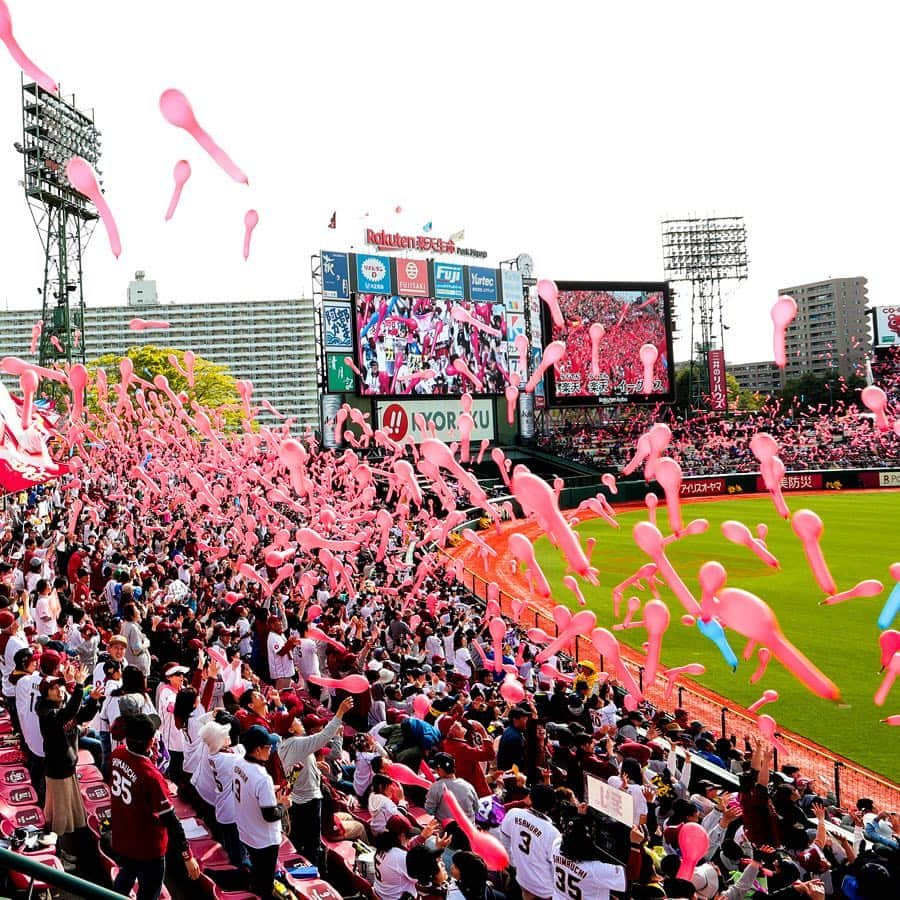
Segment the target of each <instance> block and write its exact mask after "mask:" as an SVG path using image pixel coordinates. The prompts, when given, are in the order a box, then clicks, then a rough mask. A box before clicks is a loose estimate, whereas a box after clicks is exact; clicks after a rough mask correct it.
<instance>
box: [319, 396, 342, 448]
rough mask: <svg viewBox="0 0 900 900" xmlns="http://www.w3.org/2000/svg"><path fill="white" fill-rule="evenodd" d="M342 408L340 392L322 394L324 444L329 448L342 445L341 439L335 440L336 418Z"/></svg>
mask: <svg viewBox="0 0 900 900" xmlns="http://www.w3.org/2000/svg"><path fill="white" fill-rule="evenodd" d="M340 408H341V397H340V395H339V394H323V395H322V445H323V446H324V447H326V448H327V449H329V450H334V449H335V448H336V447H340V445H341V441H340V439H337V440H335V435H334V420H335V419H336V418H337V414H338V412H339V411H340Z"/></svg>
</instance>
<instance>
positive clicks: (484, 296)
mask: <svg viewBox="0 0 900 900" xmlns="http://www.w3.org/2000/svg"><path fill="white" fill-rule="evenodd" d="M469 299H470V300H471V301H472V302H473V303H496V302H497V300H498V295H497V270H496V269H482V268H480V267H479V266H469Z"/></svg>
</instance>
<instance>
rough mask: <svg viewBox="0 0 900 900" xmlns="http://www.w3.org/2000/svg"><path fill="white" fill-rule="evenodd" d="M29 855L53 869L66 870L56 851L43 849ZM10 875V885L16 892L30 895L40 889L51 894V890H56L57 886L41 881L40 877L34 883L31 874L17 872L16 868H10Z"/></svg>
mask: <svg viewBox="0 0 900 900" xmlns="http://www.w3.org/2000/svg"><path fill="white" fill-rule="evenodd" d="M27 856H28V857H29V858H30V859H33V860H35V861H36V862H39V863H42V864H43V865H45V866H49V867H50V868H51V869H56V870H57V871H59V872H63V871H65V870H64V869H63V864H62V861H61V860H60V859H59V857H58V856H57V855H56V853H55V851H52V850H47V849H42V850H41V851H40V852H37V853H28V854H27ZM8 875H9V883H10V887H12V888H13V890H15V891H16V892H21V893H22V894H27V895H28V896H29V897H30V896H33V892H34V891H39V892H41V893H43V892H44V891H47V892H48V894H49V892H50V891H51V890H56V889H55V888H53V887H51V886H50V885H49V884H47V882H45V881H41V880H40V879H39V878H38V879H35V882H34V884H33V885H32V883H31V876H30V875H25V874H24V873H22V872H16V871H15V870H14V869H10V870H9V873H8Z"/></svg>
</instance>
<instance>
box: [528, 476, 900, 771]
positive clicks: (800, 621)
mask: <svg viewBox="0 0 900 900" xmlns="http://www.w3.org/2000/svg"><path fill="white" fill-rule="evenodd" d="M787 500H788V504H789V506H790V507H791V509H792V510H796V509H801V508H804V507H807V508H810V509H813V510H814V511H815V512H817V513H818V514H819V515H820V516H821V517H822V520H823V522H824V523H825V534H824V537H823V539H822V548H823V551H824V553H825V559H826V561H827V563H828V565H829V567H830V569H831V572H832V574H833V575H834V578H835V580H836V581H837V584H838V590H846V589H847V588H849V587H851V586H852V585H854V584H856V583H857V582H858V581H860V580H862V579H864V578H877V579H879V580H880V581H882V582H883V583H884V585H885V591H884V593H883V594H881V595H879V596H878V597H873V598H869V599H857V600H848V601H846V602H845V603H842V604H839V605H836V606H832V607H823V606H819V605H818V603H819V601H820V600H821V599H822V598H823V596H824V595H823V594H822V592H821V591H820V589H819V587H818V586H817V584H816V583H815V581H814V579H813V576H812V573H811V571H810V569H809V567H808V565H807V563H806V557H805V556H804V554H803V550H802V548H801V546H800V542H799V541H798V540H797V538H796V536H795V535H794V533H793V531H792V530H791V528H790V525H789V524H788V523H787V522H785V521H783V520H781V519H779V518H778V516H777V515H776V513H775V510H774V507H773V505H772V502H771V500H770V499H769V498H768V497H754V498H746V499H740V500H721V501H713V502H706V503H693V504H685V505H684V506H683V507H682V509H683V514H684V520H685V523H687V522H688V521H690V520H691V519H694V518H705V519H708V520H709V523H710V527H709V530H708V531H707V532H706V533H705V534H702V535H699V536H696V537H686V538H684V539H682V540H681V541H676V542H675V543H674V544H671V545H670V546H669V553H668V555H669V558H670V560H671V561H672V563H673V565H674V566H675V568H676V569H677V570H678V572H679V573H680V574H681V577H682V578H683V580H684V581H685V583H686V584H687V585H688V586H689V587H690V588H691V590H692V591H693V592H694V593H695V596H696V597H697V598H698V600H699V598H700V589H699V585H698V583H697V571H698V569H699V567H700V565H701V564H702V563H704V562H706V561H707V560H711V559H715V560H718V561H719V562H721V563H722V565H724V566H725V568H726V569H727V570H728V584H729V586H731V587H742V588H745V589H746V590H749V591H752V592H753V593H755V594H757V595H759V596H760V597H762V598H763V599H764V600H765V601H766V602H767V603H768V604H769V605H770V606H771V607H772V609H773V610H774V611H775V613H776V615H777V616H778V619H779V621H780V622H781V626H782V629H783V631H784V633H785V635H786V636H787V638H788V639H789V640H790V641H792V642H793V643H794V644H795V645H796V646H797V647H799V648H800V649H801V650H802V651H803V652H804V653H805V654H806V655H807V656H808V657H809V658H810V659H811V660H812V661H813V662H814V663H815V664H816V665H817V666H818V667H819V668H820V669H821V670H822V671H823V672H825V674H826V675H828V676H829V677H830V678H831V679H832V680H833V681H834V682H836V683H837V684H838V686H839V687H840V688H841V692H842V695H843V699H844V704H843V705H840V706H838V705H835V704H833V703H830V702H828V701H826V700H822V699H820V698H819V697H816V696H815V695H813V694H812V693H810V692H809V691H808V690H807V689H806V688H805V687H804V686H803V685H801V684H800V683H799V682H798V681H797V680H796V679H794V678H793V676H792V675H791V674H790V673H789V672H787V671H786V670H785V669H784V668H782V667H781V665H780V664H779V663H778V662H776V661H775V660H774V659H773V660H772V662H771V663H770V665H769V669H768V672H767V673H766V675H765V677H764V678H763V679H762V681H761V682H758V683H757V684H755V685H752V684H750V683H749V679H750V675H752V674H753V672H754V670H755V668H756V658H755V656H754V658H753V659H752V660H751V661H750V662H749V663H745V662H743V659H742V653H743V649H744V645H745V643H746V642H745V640H744V638H743V637H741V636H740V635H738V634H735V633H733V632H728V634H729V638H730V643H731V646H732V648H733V649H734V651H735V653H736V654H737V656H738V658H739V659H741V664H740V666H739V667H738V670H737V672H736V673H735V674H732V673H731V671H730V669H729V668H728V667H727V666H726V665H725V662H724V660H723V659H722V657H721V655H720V654H719V652H718V650H717V649H716V647H715V646H714V645H713V644H712V643H711V642H709V641H708V640H707V639H706V638H704V637H703V636H702V635H701V634H700V633H699V631H698V630H697V629H696V628H688V627H685V626H684V625H682V624H681V621H680V620H681V616H682V615H683V614H684V612H685V610H684V609H683V607H682V606H681V604H680V603H679V602H678V601H677V600H676V599H675V598H674V597H673V596H672V595H671V593H669V592H668V591H667V590H666V589H665V587H663V590H662V594H663V599H664V600H665V601H666V602H667V603H668V604H669V608H670V610H671V612H672V625H671V626H670V628H669V630H668V632H667V633H666V635H665V638H664V639H663V652H662V658H663V661H664V663H665V664H666V665H667V666H677V665H683V664H685V663H689V662H702V663H704V664H705V665H706V675H704V676H701V677H700V678H698V679H697V681H698V682H699V683H701V684H704V685H706V686H707V687H709V688H711V689H712V690H714V691H717V692H718V693H720V694H723V695H724V696H726V697H729V698H732V699H734V700H735V701H736V702H737V703H740V704H742V705H744V706H746V705H748V704H750V703H752V702H753V701H754V700H756V699H757V698H758V697H759V695H760V693H761V692H762V690H763V689H765V688H774V689H775V690H777V691H778V692H779V694H780V696H781V699H780V700H779V701H778V702H777V703H774V704H770V705H768V706H766V707H765V711H766V712H768V713H770V714H771V715H772V716H773V717H774V718H775V720H776V721H777V722H778V723H779V725H782V726H784V727H785V728H787V729H790V730H792V731H796V732H797V733H798V734H801V735H804V736H806V737H808V738H810V739H811V740H813V741H816V742H817V743H819V744H822V745H823V746H825V747H828V748H829V749H831V750H834V751H835V752H837V753H840V754H842V755H844V756H846V757H848V758H850V759H852V760H855V761H857V762H859V763H860V764H861V765H864V766H867V767H869V768H871V769H873V770H875V771H877V772H880V773H882V774H883V775H886V776H887V777H889V778H891V779H892V780H894V781H900V752H898V751H900V729H897V728H890V727H888V726H886V725H880V724H879V719H883V718H885V717H886V716H888V715H891V714H894V713H900V680H898V682H897V685H896V686H895V688H894V689H893V691H892V692H891V694H890V695H889V697H888V701H887V703H886V704H885V705H884V706H883V707H882V708H878V707H876V706H875V705H874V703H873V702H872V697H873V695H874V693H875V691H876V689H877V687H878V685H879V684H880V682H881V675H880V674H879V665H880V662H879V648H878V635H879V633H880V632H879V630H878V627H877V625H876V619H877V617H878V613H879V611H880V610H881V607H882V605H883V603H884V601H885V599H886V598H887V595H888V593H889V591H890V590H891V588H892V586H893V584H894V582H893V581H892V580H891V578H890V575H889V573H888V566H889V565H890V564H891V563H892V562H895V561H897V560H900V493H859V494H834V493H829V494H820V495H816V496H791V495H787ZM646 515H647V513H646V511H645V510H642V511H637V510H636V511H632V512H622V513H620V515H619V522H620V523H621V526H622V527H621V528H620V529H618V530H614V529H612V528H610V527H609V526H608V525H607V524H606V523H604V522H603V521H602V520H600V519H592V520H591V521H589V522H585V523H583V524H581V525H579V526H577V527H578V531H579V533H580V535H581V538H582V542H584V541H585V540H586V539H587V538H588V537H595V538H596V539H597V545H596V548H595V550H594V554H593V558H592V562H593V564H594V565H595V566H597V568H598V569H599V570H600V587H599V588H592V587H591V586H590V585H586V584H585V585H584V587H585V597H586V598H587V601H588V604H589V605H590V606H591V608H592V609H594V611H595V612H596V613H597V619H598V624H599V625H603V626H605V627H609V626H610V625H611V624H612V623H613V622H614V621H615V620H614V619H613V614H612V601H611V595H612V588H613V587H614V586H615V585H616V584H618V583H619V582H620V581H622V580H624V579H625V578H626V577H627V576H628V575H630V574H632V573H633V572H634V571H635V570H636V569H637V568H638V567H639V566H640V565H643V564H644V563H645V562H649V559H648V558H647V557H646V556H644V554H643V553H642V552H641V551H640V550H639V549H638V548H637V547H636V545H635V544H634V543H633V541H632V539H631V529H632V527H633V525H634V523H635V522H636V521H638V520H639V519H641V518H645V517H646ZM727 519H737V520H739V521H742V522H744V523H745V524H746V525H747V526H748V527H749V528H750V530H751V531H752V532H754V534H755V532H756V525H757V524H758V523H760V522H765V523H766V524H767V525H768V526H769V534H768V538H767V543H768V547H769V549H770V550H771V552H772V553H774V554H775V556H776V557H777V558H778V559H779V560H780V562H781V571H775V570H773V569H770V568H768V567H767V566H765V565H763V563H762V562H761V561H760V560H759V559H757V557H756V556H755V555H753V554H752V553H751V551H750V550H748V549H746V548H744V547H740V546H737V545H735V544H732V543H730V542H729V541H726V540H725V538H724V537H723V536H722V532H721V530H720V525H721V523H722V522H724V521H725V520H727ZM658 521H659V524H660V525H661V527H662V530H663V532H664V533H666V532H667V531H668V519H667V517H666V512H665V508H664V504H662V503H660V507H659V516H658ZM536 546H537V554H538V559H539V561H540V563H541V565H542V566H543V568H544V571H545V572H546V574H547V577H548V579H549V580H550V582H551V584H552V586H553V596H554V597H556V598H557V599H560V600H562V601H563V602H566V603H569V602H570V600H571V603H570V605H572V606H573V607H577V603H576V602H575V600H574V598H573V597H572V594H571V593H570V592H569V591H568V590H567V589H566V588H565V587H563V585H562V577H563V575H564V574H565V573H566V571H565V561H564V560H563V558H562V557H561V555H560V554H559V552H558V551H557V550H556V548H555V547H553V546H552V545H551V544H550V543H549V541H548V540H547V539H546V538H541V539H540V540H539V541H538V542H537V545H536ZM633 593H635V592H634V591H626V594H625V598H626V600H627V598H628V596H630V595H631V594H633ZM640 596H641V597H642V598H644V599H649V597H650V594H649V592H645V593H643V594H640ZM624 613H625V603H624V602H623V604H622V610H621V614H622V615H624ZM635 618H636V620H639V619H640V618H641V614H640V612H638V614H637V616H636V617H635ZM894 627H896V628H898V629H900V616H898V618H897V620H896V621H895V623H894ZM617 635H618V636H619V638H620V640H622V641H624V642H626V643H628V644H630V645H631V646H633V647H637V648H640V645H641V643H642V642H643V641H645V640H646V632H645V631H644V630H643V629H642V628H637V629H631V630H626V631H620V632H617ZM713 724H715V723H713ZM739 737H740V735H739Z"/></svg>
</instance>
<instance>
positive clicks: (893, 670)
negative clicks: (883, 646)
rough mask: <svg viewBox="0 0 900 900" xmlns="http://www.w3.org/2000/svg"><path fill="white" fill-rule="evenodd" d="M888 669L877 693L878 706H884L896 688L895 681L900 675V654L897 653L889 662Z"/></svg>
mask: <svg viewBox="0 0 900 900" xmlns="http://www.w3.org/2000/svg"><path fill="white" fill-rule="evenodd" d="M886 668H887V671H886V672H885V673H884V678H883V679H882V681H881V684H880V685H879V687H878V690H877V691H876V692H875V705H876V706H884V701H885V700H887V695H888V693H890V690H891V688H892V687H893V686H894V681H896V679H897V676H898V675H900V653H895V654H894V655H893V656H892V657H891V658H890V659H889V660H888V664H887V666H886Z"/></svg>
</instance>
